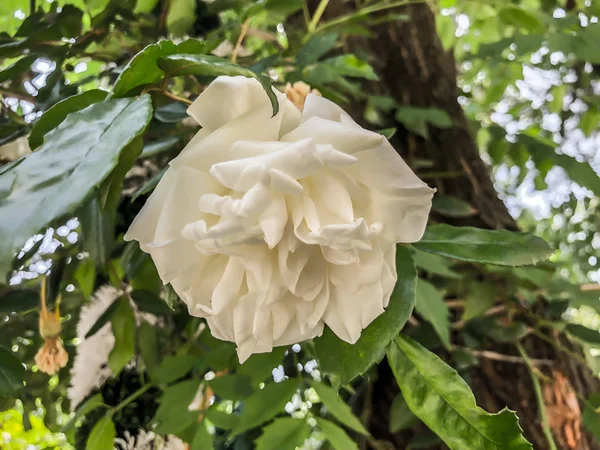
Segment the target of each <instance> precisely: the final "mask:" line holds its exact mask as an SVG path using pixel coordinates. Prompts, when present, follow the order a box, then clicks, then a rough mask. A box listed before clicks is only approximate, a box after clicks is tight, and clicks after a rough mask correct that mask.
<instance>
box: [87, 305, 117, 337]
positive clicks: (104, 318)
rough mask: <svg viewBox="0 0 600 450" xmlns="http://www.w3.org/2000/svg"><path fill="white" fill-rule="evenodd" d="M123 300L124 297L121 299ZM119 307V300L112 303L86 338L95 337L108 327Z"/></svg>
mask: <svg viewBox="0 0 600 450" xmlns="http://www.w3.org/2000/svg"><path fill="white" fill-rule="evenodd" d="M121 298H123V297H121ZM118 307H119V302H118V300H115V301H114V302H112V303H111V304H110V305H109V306H108V307H107V308H106V309H105V310H104V312H103V313H102V314H100V317H98V319H97V320H96V322H94V325H92V327H91V328H90V329H89V331H88V332H87V333H86V334H85V338H86V339H87V338H89V337H90V336H93V335H94V334H96V333H97V332H98V331H100V329H101V328H102V327H103V326H104V325H106V324H107V323H108V321H109V320H110V319H111V318H112V316H113V314H114V312H115V311H116V310H117V308H118Z"/></svg>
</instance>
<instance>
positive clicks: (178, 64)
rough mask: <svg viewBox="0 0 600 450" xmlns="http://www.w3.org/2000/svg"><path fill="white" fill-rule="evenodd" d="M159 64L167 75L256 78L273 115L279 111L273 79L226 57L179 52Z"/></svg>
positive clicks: (161, 60) (160, 60)
mask: <svg viewBox="0 0 600 450" xmlns="http://www.w3.org/2000/svg"><path fill="white" fill-rule="evenodd" d="M158 65H159V66H160V67H161V68H162V69H163V70H164V71H165V72H166V74H167V77H169V78H170V77H181V76H185V75H204V76H211V77H218V76H220V75H227V76H230V77H235V76H242V77H246V78H255V79H256V80H258V82H259V83H260V84H261V85H262V87H263V89H264V90H265V92H266V94H267V96H268V97H269V100H271V105H272V106H273V115H276V114H277V113H278V112H279V100H278V99H277V95H275V92H274V91H273V88H272V85H273V80H271V79H270V78H269V77H267V76H264V75H259V74H257V73H255V72H252V71H251V70H249V69H245V68H244V67H241V66H238V65H237V64H234V63H232V62H230V61H228V60H226V59H223V58H219V57H217V56H213V55H189V54H179V55H170V56H166V57H164V58H160V59H159V61H158Z"/></svg>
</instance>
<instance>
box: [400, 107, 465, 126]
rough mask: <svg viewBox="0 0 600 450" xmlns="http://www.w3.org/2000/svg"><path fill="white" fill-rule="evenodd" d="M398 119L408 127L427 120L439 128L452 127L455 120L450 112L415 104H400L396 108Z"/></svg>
mask: <svg viewBox="0 0 600 450" xmlns="http://www.w3.org/2000/svg"><path fill="white" fill-rule="evenodd" d="M396 120H397V121H398V122H402V123H403V124H404V125H406V126H407V128H411V126H415V125H417V123H418V122H426V123H428V124H430V125H432V126H434V127H437V128H452V126H453V122H452V119H451V118H450V116H449V115H448V113H447V112H446V111H444V110H442V109H438V108H417V107H414V106H400V107H399V108H398V109H397V110H396Z"/></svg>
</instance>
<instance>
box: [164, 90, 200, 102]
mask: <svg viewBox="0 0 600 450" xmlns="http://www.w3.org/2000/svg"><path fill="white" fill-rule="evenodd" d="M161 92H162V93H163V95H164V96H165V97H169V98H170V99H173V100H175V101H178V102H181V103H185V104H187V105H191V104H192V103H193V102H192V101H191V100H188V99H187V98H183V97H178V96H177V95H175V94H172V93H170V92H169V91H164V90H162V91H161Z"/></svg>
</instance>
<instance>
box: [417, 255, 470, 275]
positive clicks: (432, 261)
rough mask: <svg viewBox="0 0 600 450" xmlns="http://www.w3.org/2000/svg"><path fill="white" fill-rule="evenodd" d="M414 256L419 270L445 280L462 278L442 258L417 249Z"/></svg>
mask: <svg viewBox="0 0 600 450" xmlns="http://www.w3.org/2000/svg"><path fill="white" fill-rule="evenodd" d="M413 256H414V258H415V264H416V265H417V267H418V268H419V269H423V270H425V271H426V272H428V273H430V274H434V275H440V276H442V277H445V278H461V274H460V273H458V272H454V271H453V270H452V269H450V263H449V262H448V260H447V259H446V258H443V257H442V256H438V255H434V254H433V253H426V252H422V251H421V250H417V249H415V252H414V255H413Z"/></svg>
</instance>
